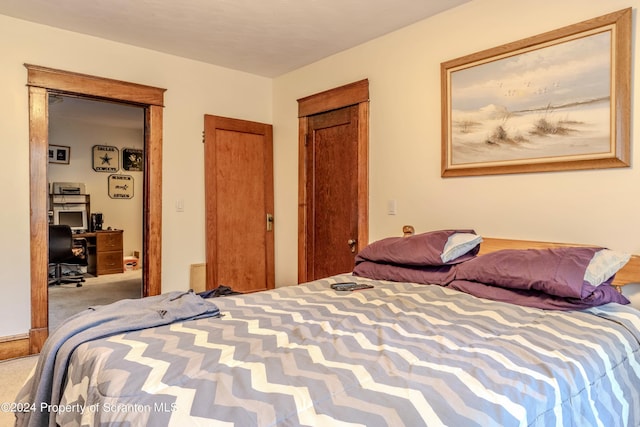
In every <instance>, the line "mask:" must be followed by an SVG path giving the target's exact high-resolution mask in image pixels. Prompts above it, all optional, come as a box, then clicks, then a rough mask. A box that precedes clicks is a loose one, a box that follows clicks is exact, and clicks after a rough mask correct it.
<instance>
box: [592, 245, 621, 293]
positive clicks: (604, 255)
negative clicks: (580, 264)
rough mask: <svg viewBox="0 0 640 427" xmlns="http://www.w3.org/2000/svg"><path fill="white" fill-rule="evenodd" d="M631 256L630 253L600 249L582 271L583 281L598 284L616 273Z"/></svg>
mask: <svg viewBox="0 0 640 427" xmlns="http://www.w3.org/2000/svg"><path fill="white" fill-rule="evenodd" d="M630 258H631V254H627V253H623V252H616V251H612V250H611V249H602V250H600V251H598V252H596V253H595V255H593V258H591V261H590V262H589V265H588V266H587V270H586V271H585V272H584V280H585V282H589V284H591V285H592V286H599V285H601V284H602V283H603V282H605V281H606V280H607V279H609V278H610V277H611V276H613V275H614V274H616V273H617V272H618V270H620V269H621V268H622V267H624V265H625V264H626V263H627V262H628V261H629V259H630Z"/></svg>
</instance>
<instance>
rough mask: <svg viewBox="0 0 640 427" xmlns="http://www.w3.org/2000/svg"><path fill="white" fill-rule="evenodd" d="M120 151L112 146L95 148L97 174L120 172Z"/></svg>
mask: <svg viewBox="0 0 640 427" xmlns="http://www.w3.org/2000/svg"><path fill="white" fill-rule="evenodd" d="M118 169H120V150H118V149H117V148H116V147H112V146H110V145H94V146H93V170H94V171H96V172H118Z"/></svg>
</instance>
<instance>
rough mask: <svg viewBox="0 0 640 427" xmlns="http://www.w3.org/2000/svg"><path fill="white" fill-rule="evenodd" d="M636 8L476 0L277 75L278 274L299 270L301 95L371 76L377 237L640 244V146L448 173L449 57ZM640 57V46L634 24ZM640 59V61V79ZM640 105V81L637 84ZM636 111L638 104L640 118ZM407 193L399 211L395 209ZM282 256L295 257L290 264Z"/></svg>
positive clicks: (284, 276) (583, 1) (282, 277)
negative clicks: (510, 170) (585, 158)
mask: <svg viewBox="0 0 640 427" xmlns="http://www.w3.org/2000/svg"><path fill="white" fill-rule="evenodd" d="M631 6H633V7H636V6H637V2H636V1H634V0H610V1H606V2H594V1H591V0H563V1H556V0H540V1H536V2H530V1H526V0H474V1H472V2H469V3H465V4H463V5H461V6H459V7H458V8H456V9H453V10H450V11H447V12H444V13H442V14H440V15H438V16H435V17H432V18H430V19H426V20H424V21H421V22H418V23H417V24H414V25H412V26H410V27H407V28H404V29H402V30H399V31H396V32H394V33H391V34H388V35H386V36H384V37H382V38H379V39H377V40H374V41H371V42H369V43H366V44H363V45H361V46H358V47H356V48H353V49H350V50H348V51H345V52H342V53H340V54H337V55H334V56H332V57H330V58H327V59H325V60H322V61H319V62H317V63H314V64H312V65H309V66H307V67H304V68H301V69H299V70H296V71H294V72H291V73H289V74H286V75H284V76H281V77H279V78H276V79H275V81H274V109H273V110H274V123H275V124H276V129H275V150H276V153H275V161H276V168H275V185H276V214H277V215H278V216H277V218H278V225H279V227H278V230H277V232H278V234H277V236H278V238H277V240H276V242H277V247H276V259H278V260H280V262H279V263H278V264H277V266H276V268H277V270H276V274H277V277H278V278H279V279H278V280H279V282H280V283H283V282H284V283H286V282H289V283H293V282H295V280H296V276H297V273H296V269H295V263H293V260H295V259H296V239H297V235H296V227H297V221H296V212H297V210H296V209H297V205H296V203H297V167H298V165H297V140H298V136H297V119H296V113H297V103H296V101H295V100H296V99H298V98H301V97H304V96H308V95H311V94H314V93H317V92H320V91H323V90H327V89H330V88H333V87H337V86H340V85H343V84H347V83H351V82H354V81H357V80H360V79H363V78H368V79H369V83H370V99H371V117H370V166H369V173H370V188H369V189H370V203H369V212H370V233H369V234H370V240H372V241H373V240H377V239H380V238H383V237H387V236H392V235H393V236H398V235H400V234H401V228H402V225H404V224H412V225H414V226H415V228H416V231H418V232H424V231H428V230H433V229H440V228H449V227H457V228H460V227H462V228H467V227H468V228H474V229H475V230H476V231H477V232H478V233H480V234H483V235H486V236H493V237H508V238H521V239H534V240H546V241H563V242H574V243H590V244H599V245H605V246H609V247H611V248H614V249H618V250H623V251H631V252H634V253H640V225H639V222H638V212H640V197H637V193H638V186H639V183H640V169H639V168H638V165H639V164H640V150H638V149H637V145H636V146H635V147H634V148H633V149H632V155H633V159H632V167H630V168H624V169H603V170H593V171H572V172H551V173H530V174H516V175H497V176H485V177H458V178H446V179H443V178H441V177H440V144H441V139H440V135H441V132H440V99H441V98H440V63H441V62H445V61H448V60H451V59H454V58H458V57H460V56H464V55H467V54H471V53H474V52H477V51H480V50H484V49H489V48H492V47H496V46H499V45H501V44H505V43H508V42H512V41H516V40H519V39H522V38H525V37H529V36H534V35H537V34H540V33H543V32H546V31H550V30H554V29H557V28H560V27H563V26H566V25H571V24H574V23H577V22H580V21H583V20H587V19H591V18H594V17H597V16H600V15H603V14H606V13H609V12H613V11H616V10H620V9H624V8H627V7H631ZM636 18H637V11H636V10H634V31H633V38H634V40H633V49H634V53H633V58H634V60H635V58H638V48H639V46H640V43H639V37H638V34H637V31H636V30H635V28H636V25H635V19H636ZM639 69H640V67H638V66H637V63H636V65H635V66H634V67H633V76H632V79H633V81H634V82H638V81H639V79H638V77H639V75H640V71H639ZM632 103H633V105H638V92H637V91H634V93H633V94H632ZM635 117H637V113H636V112H635V111H632V123H634V122H635V121H636V120H635ZM632 132H633V134H632V144H633V143H636V144H637V142H638V132H640V130H639V129H638V127H637V126H636V127H633V129H632ZM390 199H393V200H397V215H395V216H389V215H387V213H386V206H387V200H390ZM283 259H286V260H291V261H290V262H287V263H284V262H282V260H283Z"/></svg>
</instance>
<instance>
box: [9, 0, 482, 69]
mask: <svg viewBox="0 0 640 427" xmlns="http://www.w3.org/2000/svg"><path fill="white" fill-rule="evenodd" d="M468 1H470V0H55V1H52V0H0V14H3V15H7V16H11V17H15V18H19V19H23V20H27V21H33V22H37V23H40V24H45V25H49V26H53V27H58V28H62V29H66V30H70V31H74V32H78V33H84V34H89V35H92V36H97V37H101V38H104V39H108V40H113V41H117V42H121V43H126V44H129V45H134V46H139V47H144V48H148V49H153V50H156V51H160V52H165V53H169V54H173V55H177V56H181V57H185V58H191V59H195V60H198V61H202V62H207V63H211V64H215V65H219V66H222V67H226V68H231V69H235V70H240V71H245V72H248V73H251V74H256V75H260V76H265V77H277V76H279V75H281V74H284V73H286V72H289V71H292V70H295V69H296V68H299V67H302V66H304V65H307V64H310V63H312V62H315V61H317V60H319V59H322V58H325V57H327V56H330V55H333V54H335V53H337V52H340V51H343V50H346V49H349V48H351V47H354V46H356V45H359V44H361V43H364V42H366V41H369V40H372V39H374V38H376V37H379V36H382V35H384V34H387V33H389V32H392V31H394V30H397V29H399V28H402V27H405V26H407V25H410V24H413V23H415V22H417V21H420V20H422V19H425V18H427V17H429V16H432V15H435V14H438V13H440V12H442V11H444V10H447V9H451V8H453V7H456V6H458V5H460V4H462V3H466V2H468Z"/></svg>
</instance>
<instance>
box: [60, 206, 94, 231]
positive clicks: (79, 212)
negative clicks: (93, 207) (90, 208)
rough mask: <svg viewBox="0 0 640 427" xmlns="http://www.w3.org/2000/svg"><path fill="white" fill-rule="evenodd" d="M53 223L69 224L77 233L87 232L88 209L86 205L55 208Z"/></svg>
mask: <svg viewBox="0 0 640 427" xmlns="http://www.w3.org/2000/svg"><path fill="white" fill-rule="evenodd" d="M53 223H54V224H56V225H68V226H69V227H71V231H73V232H76V233H81V232H85V231H87V230H88V229H89V227H88V221H87V210H86V209H85V208H84V205H82V206H81V207H77V208H73V207H64V208H54V209H53Z"/></svg>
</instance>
